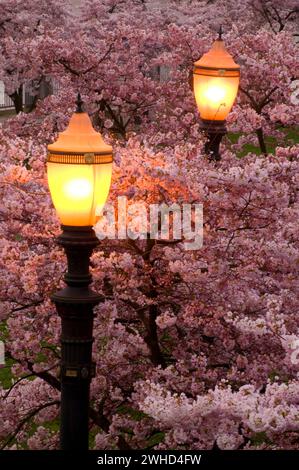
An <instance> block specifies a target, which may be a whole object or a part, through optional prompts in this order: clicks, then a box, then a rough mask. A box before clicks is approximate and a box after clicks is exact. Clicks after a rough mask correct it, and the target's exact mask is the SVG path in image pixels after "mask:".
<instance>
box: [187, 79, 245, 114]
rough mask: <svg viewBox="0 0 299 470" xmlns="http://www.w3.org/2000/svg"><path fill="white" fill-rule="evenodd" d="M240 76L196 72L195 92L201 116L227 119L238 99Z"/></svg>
mask: <svg viewBox="0 0 299 470" xmlns="http://www.w3.org/2000/svg"><path fill="white" fill-rule="evenodd" d="M239 80H240V79H239V77H225V76H221V77H217V76H207V75H200V74H194V94H195V99H196V103H197V107H198V109H199V113H200V117H201V118H202V119H207V120H211V121H214V120H215V121H222V120H225V119H226V117H227V115H228V113H229V112H230V110H231V108H232V106H233V104H234V101H235V99H236V96H237V93H238V87H239Z"/></svg>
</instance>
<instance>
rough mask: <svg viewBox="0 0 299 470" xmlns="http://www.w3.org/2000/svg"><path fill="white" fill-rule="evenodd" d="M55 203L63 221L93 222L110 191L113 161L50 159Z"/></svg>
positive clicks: (80, 223) (77, 223) (67, 223)
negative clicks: (61, 161) (76, 162)
mask: <svg viewBox="0 0 299 470" xmlns="http://www.w3.org/2000/svg"><path fill="white" fill-rule="evenodd" d="M47 166H48V182H49V187H50V192H51V196H52V200H53V204H54V206H55V209H56V211H57V213H58V216H59V218H60V221H61V223H62V224H63V225H75V226H84V225H94V224H95V223H96V220H97V217H98V216H99V214H100V213H101V211H102V209H103V207H104V205H105V202H106V199H107V197H108V194H109V188H110V181H111V173H112V163H103V164H98V165H64V164H59V163H52V162H48V164H47Z"/></svg>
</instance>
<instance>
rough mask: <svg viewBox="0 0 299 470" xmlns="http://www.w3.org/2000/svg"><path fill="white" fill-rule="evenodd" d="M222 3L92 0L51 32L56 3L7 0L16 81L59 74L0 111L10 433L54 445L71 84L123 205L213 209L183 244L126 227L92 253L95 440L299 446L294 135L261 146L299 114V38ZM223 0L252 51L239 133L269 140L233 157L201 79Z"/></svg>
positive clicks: (2, 440) (5, 43) (232, 35)
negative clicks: (57, 144)
mask: <svg viewBox="0 0 299 470" xmlns="http://www.w3.org/2000/svg"><path fill="white" fill-rule="evenodd" d="M224 3H226V2H187V1H186V2H180V5H178V2H170V4H168V6H163V8H162V7H161V6H157V7H153V6H149V2H146V1H137V0H136V1H133V0H132V1H121V0H105V1H101V2H100V1H90V2H86V5H85V6H84V16H82V21H81V22H80V25H78V24H76V19H75V17H72V16H71V15H70V14H67V21H68V25H69V29H68V31H66V30H65V28H64V27H63V25H62V24H58V23H57V24H55V27H54V28H52V30H51V24H50V22H49V23H48V20H49V18H50V16H51V14H52V13H51V8H50V7H49V9H48V10H47V14H49V15H50V16H49V17H47V16H46V17H43V18H44V21H45V24H44V25H43V26H42V25H40V24H39V25H38V26H36V21H37V16H38V15H36V16H33V17H32V18H31V16H30V15H29V13H28V16H27V17H26V15H24V17H23V16H22V15H20V18H19V19H18V15H17V17H14V16H13V15H10V16H9V12H10V11H12V10H9V7H10V8H11V7H12V6H13V5H14V6H16V7H18V6H19V2H16V1H14V2H12V1H10V2H8V1H7V2H6V3H4V2H3V4H4V5H6V6H5V8H6V10H5V11H7V12H8V13H5V15H3V18H4V19H5V18H10V20H9V21H7V24H5V26H4V29H3V28H2V30H1V31H2V32H3V31H4V34H3V36H1V40H0V41H1V50H2V51H4V64H5V67H7V64H11V67H14V68H13V73H12V75H11V82H12V83H13V84H14V85H13V86H14V87H15V89H17V87H18V86H19V84H23V83H25V82H26V83H27V82H28V81H32V80H34V79H36V78H37V77H40V76H41V75H43V76H45V75H46V76H50V77H52V78H53V79H55V80H56V81H57V83H58V84H59V90H58V92H57V93H56V94H53V95H51V96H48V97H47V98H45V99H44V100H39V101H37V102H36V106H35V109H34V110H33V111H32V112H30V113H23V112H20V113H19V114H18V115H17V116H16V117H14V118H11V119H9V120H7V121H6V122H5V123H3V124H1V126H0V193H1V200H2V205H1V209H0V231H1V237H0V245H1V253H2V257H1V260H0V300H1V303H0V340H3V341H4V342H5V347H6V359H7V364H6V366H5V367H6V368H7V370H11V374H12V378H11V383H10V384H9V386H8V387H7V386H6V387H3V386H1V387H0V395H1V400H0V415H1V424H0V447H1V448H3V449H24V448H29V449H55V448H58V445H59V444H58V440H59V439H58V428H59V406H60V393H59V391H60V380H59V361H60V348H59V335H60V321H59V317H58V315H57V314H56V312H55V308H54V306H53V304H52V303H51V302H50V295H51V293H52V292H53V291H54V290H56V289H57V288H58V287H59V286H60V285H62V284H63V281H62V278H63V272H64V270H65V257H64V254H63V252H62V251H61V250H60V248H59V247H58V246H57V245H56V244H55V236H57V235H58V233H59V231H60V228H59V222H58V219H57V216H56V213H55V211H54V208H53V206H52V204H51V200H50V195H49V191H48V187H47V181H46V174H45V161H46V145H47V143H49V142H50V141H52V140H53V139H55V138H56V136H57V132H59V131H60V130H62V129H63V128H64V127H65V125H66V124H67V121H68V118H69V116H70V114H71V113H72V112H73V109H72V108H73V105H72V103H73V102H74V96H75V93H76V91H77V90H78V89H81V91H82V94H83V97H84V100H85V101H86V108H87V110H88V111H89V112H90V114H91V115H92V116H93V119H94V124H95V126H97V128H98V129H101V130H102V131H103V133H104V134H105V138H106V139H107V140H108V141H110V142H111V143H112V144H113V146H114V155H115V158H114V167H113V181H112V186H111V191H110V196H109V202H110V203H113V204H116V203H117V198H118V197H119V196H125V197H126V198H127V201H128V206H129V207H134V204H138V203H143V204H146V205H147V206H148V205H150V204H168V205H171V204H172V203H176V204H180V205H182V204H187V203H189V204H203V213H204V225H203V246H202V247H201V248H198V249H194V250H186V249H185V241H186V240H185V239H184V237H183V235H182V236H181V238H178V239H173V238H172V237H170V238H169V239H151V238H149V237H147V238H146V239H140V240H139V239H132V238H129V237H128V238H126V239H116V240H110V239H104V240H102V241H101V244H100V247H99V249H98V250H97V251H96V252H95V253H94V255H93V257H92V266H91V269H92V274H93V279H94V286H93V288H94V289H95V290H96V291H97V292H99V293H100V294H102V296H103V302H102V303H101V304H100V305H99V306H98V307H97V308H96V310H95V313H96V317H95V330H94V336H95V342H94V349H93V357H94V360H95V361H96V365H97V374H96V378H95V379H94V380H93V381H92V385H91V405H90V435H91V441H92V447H93V448H96V449H114V448H117V449H131V448H134V449H135V448H136V449H150V448H155V449H298V448H299V442H298V432H299V380H298V372H299V319H298V314H297V312H298V307H299V305H298V303H299V285H298V266H299V265H298V262H297V261H298V248H299V247H298V240H299V233H298V223H297V220H298V211H299V201H298V156H299V146H298V145H296V144H294V145H288V143H286V142H282V144H281V146H277V147H276V149H275V151H274V152H273V153H270V152H269V150H268V149H267V148H263V145H265V146H266V145H267V144H266V141H265V138H266V137H267V136H269V135H274V136H275V137H276V138H277V139H278V138H279V137H281V135H279V133H278V130H279V129H277V126H278V123H279V125H280V126H282V125H291V126H294V125H298V115H296V108H295V106H294V105H293V103H292V102H291V100H290V90H291V84H292V81H293V80H294V78H296V73H297V72H296V70H298V59H297V55H296V51H297V50H296V44H295V42H294V38H293V36H292V33H293V31H291V29H289V26H286V27H284V28H282V29H283V30H282V31H280V32H278V31H277V30H276V29H275V32H274V31H272V30H271V28H270V27H269V25H268V26H267V21H266V20H265V18H264V17H263V15H262V14H261V15H260V16H259V17H258V18H257V19H256V23H254V17H253V16H252V15H253V14H252V12H253V11H255V10H254V9H249V8H247V6H246V8H247V13H248V14H246V15H244V17H242V15H239V17H238V18H237V14H236V15H235V16H232V15H233V13H234V12H235V13H236V11H235V10H230V8H228V7H227V8H225V5H224ZM243 3H246V2H238V3H236V2H235V9H236V8H237V6H238V5H239V6H240V8H243V6H242V5H243ZM251 3H252V2H251ZM266 3H267V5H268V4H269V2H266ZM33 4H35V5H36V4H37V2H32V1H31V2H30V3H29V2H28V11H29V6H30V8H33ZM39 4H40V8H41V9H43V8H44V9H46V4H43V2H39ZM227 5H229V2H227ZM227 5H226V6H227ZM246 5H249V4H247V3H246ZM273 5H274V2H273ZM60 6H61V2H60ZM220 6H221V9H223V10H221V11H224V12H225V14H226V17H227V18H231V20H230V22H229V21H228V22H227V25H228V26H227V30H226V42H227V46H228V48H229V50H230V51H231V52H232V53H233V55H234V56H235V58H236V60H237V61H239V62H240V64H241V68H242V70H241V73H242V80H241V91H240V94H239V98H238V102H237V103H236V106H235V108H234V109H233V111H232V113H231V115H230V121H229V126H230V130H231V131H234V132H238V133H242V136H241V138H240V139H239V143H238V146H239V147H240V146H241V145H242V143H243V142H245V141H246V142H248V141H249V140H251V141H252V142H254V143H255V142H256V139H258V140H259V144H260V147H261V150H262V151H263V152H264V154H265V155H264V156H262V157H260V156H257V155H255V154H253V153H248V154H247V155H246V156H245V157H243V158H237V156H236V154H235V150H236V149H235V148H233V147H232V145H231V144H230V142H229V140H228V139H227V140H224V142H223V148H222V160H221V161H220V162H217V163H215V162H210V161H209V160H208V159H207V158H206V157H205V155H204V152H203V148H204V138H203V136H202V135H201V133H200V130H199V127H198V114H197V110H196V107H195V103H194V98H193V93H192V90H191V88H190V85H189V82H188V77H189V74H190V70H192V63H193V62H194V60H196V59H197V58H198V56H199V55H201V54H202V53H203V52H205V51H206V50H208V48H209V47H210V45H211V41H212V40H213V38H214V36H215V31H216V29H217V26H218V25H217V24H216V23H213V15H212V13H213V11H214V16H215V8H216V7H217V8H218V7H219V8H220ZM188 8H189V9H190V10H189V14H188ZM254 8H256V7H254ZM26 11H27V10H26ZM30 11H31V10H30ZM42 11H45V10H39V12H40V13H41V12H42ZM194 11H200V12H201V13H200V15H199V16H198V17H196V16H195V15H194V14H193V13H194ZM219 11H220V10H219ZM279 11H281V10H279ZM162 13H163V14H162ZM199 17H200V20H201V22H198V21H197V20H198V18H199ZM290 17H291V15H290ZM47 18H48V19H47ZM205 20H206V21H205ZM14 22H15V23H14ZM27 22H28V25H27ZM252 24H255V25H256V28H257V29H256V31H251V30H250V27H251V26H250V25H252ZM13 25H15V26H13ZM18 25H19V26H18ZM20 25H22V26H20ZM34 25H35V26H34ZM27 26H28V30H27ZM75 26H76V27H75ZM18 27H19V28H20V33H17V29H18ZM34 28H37V30H38V33H37V34H36V35H35V34H34ZM42 28H44V29H42ZM26 31H28V35H27V36H26V37H25V36H24V37H22V40H23V41H24V42H23V44H25V45H26V50H24V51H23V52H22V50H21V47H20V45H18V44H17V43H18V39H17V37H21V36H18V34H20V35H22V34H25V32H26ZM15 46H16V47H17V49H16V48H15ZM27 46H28V47H27ZM2 53H3V52H2ZM30 64H31V65H30ZM5 70H7V68H6V69H5ZM5 70H4V68H3V71H2V72H1V73H2V74H3V78H4V79H6V80H7V82H6V85H7V86H9V79H8V76H7V75H5V73H7V72H5ZM1 76H2V75H1ZM5 77H6V78H5ZM18 77H20V78H18ZM13 86H12V89H13ZM252 136H253V137H254V139H255V140H253V137H252ZM238 146H237V148H238ZM266 154H267V155H266ZM99 225H100V224H99ZM99 225H98V228H99Z"/></svg>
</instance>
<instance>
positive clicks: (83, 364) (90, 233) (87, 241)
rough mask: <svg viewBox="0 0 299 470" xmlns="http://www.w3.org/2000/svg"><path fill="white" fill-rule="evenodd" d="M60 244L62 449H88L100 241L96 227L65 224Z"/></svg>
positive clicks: (56, 297) (57, 297) (57, 296)
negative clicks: (92, 263)
mask: <svg viewBox="0 0 299 470" xmlns="http://www.w3.org/2000/svg"><path fill="white" fill-rule="evenodd" d="M62 230H63V232H62V234H61V235H60V236H59V237H58V239H57V243H58V244H59V245H60V246H62V247H63V248H64V250H65V253H66V256H67V261H68V270H67V273H66V274H65V277H64V280H65V283H66V287H65V288H64V289H62V290H60V291H59V292H57V293H55V294H54V295H53V296H52V297H51V298H52V300H53V301H54V302H55V305H56V308H57V312H58V314H59V316H60V317H61V325H62V334H61V430H60V444H61V449H62V450H76V451H84V450H88V416H89V388H90V382H91V379H92V377H94V375H95V365H94V363H93V362H92V357H91V354H92V342H93V336H92V331H93V316H94V315H93V307H94V306H95V305H96V304H98V303H99V302H100V300H101V297H100V296H99V295H97V294H96V293H95V292H93V291H92V290H91V289H90V287H89V284H90V283H91V281H92V277H91V274H90V273H89V260H90V256H91V254H92V251H93V249H94V248H95V247H96V246H97V245H98V243H99V240H98V239H97V237H96V236H95V233H94V230H93V228H92V227H89V226H87V227H73V226H63V225H62Z"/></svg>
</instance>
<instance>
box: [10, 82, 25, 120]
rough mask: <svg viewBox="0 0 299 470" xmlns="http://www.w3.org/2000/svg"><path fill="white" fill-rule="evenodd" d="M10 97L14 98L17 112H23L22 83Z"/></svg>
mask: <svg viewBox="0 0 299 470" xmlns="http://www.w3.org/2000/svg"><path fill="white" fill-rule="evenodd" d="M9 97H10V98H11V99H12V101H13V104H14V107H15V111H16V114H19V113H21V112H23V87H22V85H21V86H20V87H19V88H18V89H17V90H16V91H14V92H13V93H12V94H11V95H9Z"/></svg>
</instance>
